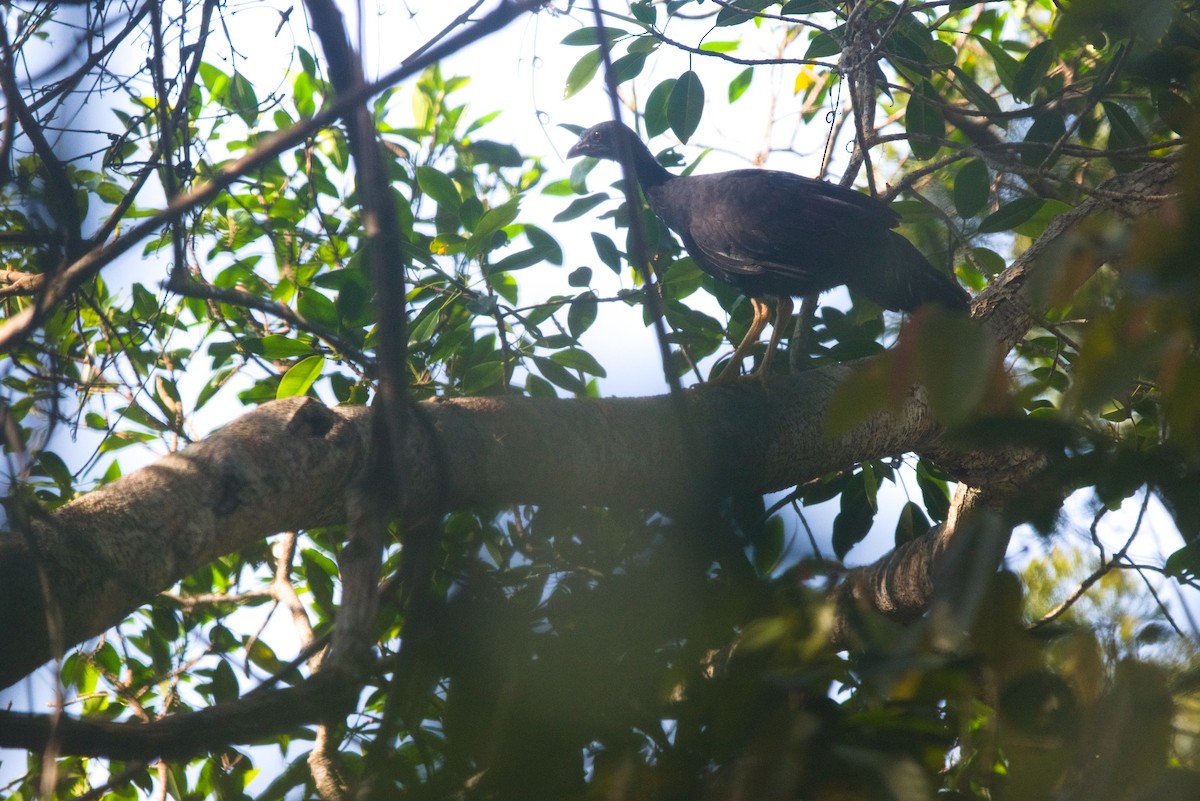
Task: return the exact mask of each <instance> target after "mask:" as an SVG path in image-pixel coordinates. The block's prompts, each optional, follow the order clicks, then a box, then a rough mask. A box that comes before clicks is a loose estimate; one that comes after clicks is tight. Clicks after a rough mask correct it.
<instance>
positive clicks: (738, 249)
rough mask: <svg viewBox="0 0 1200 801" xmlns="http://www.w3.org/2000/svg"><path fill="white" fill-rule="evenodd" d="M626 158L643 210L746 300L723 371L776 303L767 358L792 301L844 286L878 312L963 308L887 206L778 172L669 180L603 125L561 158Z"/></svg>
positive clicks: (620, 128)
mask: <svg viewBox="0 0 1200 801" xmlns="http://www.w3.org/2000/svg"><path fill="white" fill-rule="evenodd" d="M622 150H625V151H626V152H627V153H628V157H629V158H630V159H631V163H632V165H633V169H634V173H635V175H636V177H637V181H638V183H639V184H640V185H641V188H642V192H643V194H644V195H645V196H646V201H647V202H648V203H649V204H650V208H651V209H652V210H653V211H654V213H655V214H656V215H658V217H659V218H661V219H662V221H663V222H664V223H666V224H667V226H668V227H669V228H670V229H671V230H672V231H674V232H675V233H677V234H678V235H679V236H680V238H681V239H683V245H684V247H685V248H686V249H687V252H688V254H689V255H690V256H691V257H692V259H693V260H695V262H696V264H697V265H698V266H699V267H700V269H702V270H704V271H705V272H707V273H708V274H709V275H711V276H713V277H714V278H716V279H718V280H721V281H724V282H726V283H728V284H731V285H733V286H734V287H736V288H737V289H738V290H740V291H741V292H743V293H745V294H746V295H748V296H749V297H750V299H751V301H752V303H753V304H754V323H753V324H752V325H751V328H750V331H749V333H748V334H747V336H746V338H745V339H744V340H743V341H742V344H740V345H739V346H738V348H737V350H736V351H735V352H734V357H733V360H732V362H731V364H730V367H729V368H727V371H726V374H723V375H722V377H723V378H724V377H727V375H732V374H735V373H736V370H737V369H738V363H739V362H740V361H741V358H742V357H743V356H744V355H745V353H746V351H747V350H749V348H750V346H751V345H753V344H754V342H756V341H757V340H758V336H759V334H761V333H762V329H763V328H764V327H765V326H766V323H767V319H768V316H769V311H768V309H767V306H766V304H765V303H763V301H762V298H763V297H770V296H773V297H777V298H779V307H780V308H779V316H778V317H777V319H776V324H775V330H774V332H773V333H772V337H771V345H770V346H769V347H768V349H767V356H766V357H765V358H764V359H763V365H762V366H761V367H760V368H759V369H760V371H762V372H764V373H765V370H766V368H767V366H768V364H769V361H770V358H771V355H772V352H773V350H774V346H775V344H776V343H777V341H778V338H779V336H780V334H781V329H782V328H783V327H784V326H785V325H786V322H787V319H788V318H790V316H791V311H792V303H791V298H792V297H800V296H804V295H809V294H812V293H815V292H822V291H824V290H826V289H830V288H832V287H835V286H839V285H841V284H845V285H847V286H848V287H850V288H851V289H852V290H854V291H855V292H857V293H859V294H861V295H863V296H864V297H866V298H868V299H870V300H872V301H874V302H875V303H878V304H879V305H880V306H882V307H884V308H885V309H892V310H895V311H911V310H913V309H915V308H916V307H918V306H920V305H922V304H924V303H938V304H941V305H942V306H945V307H947V308H950V309H955V310H964V311H965V310H966V309H967V306H968V302H969V300H970V298H969V297H968V295H967V293H966V292H964V291H963V289H962V287H960V286H959V285H958V284H957V283H956V282H955V281H954V280H953V279H952V278H950V277H949V276H947V275H945V274H943V273H941V272H939V271H938V270H937V269H935V268H934V267H933V265H931V264H930V263H929V261H928V260H927V259H926V258H925V256H924V255H922V254H921V252H920V251H919V250H917V249H916V247H914V246H913V244H912V243H911V242H909V241H908V240H907V239H905V238H904V237H903V236H901V235H900V234H898V233H897V232H895V231H893V230H892V229H893V228H895V227H896V225H897V224H898V223H899V221H900V220H899V218H898V217H897V215H896V213H895V212H894V211H892V210H891V209H890V208H888V206H887V204H886V203H883V202H882V201H880V200H877V199H875V198H873V197H870V196H869V195H864V194H862V193H861V192H856V191H854V190H853V189H847V188H845V187H842V186H837V185H836V184H831V183H827V182H825V181H816V180H813V179H811V178H804V177H802V176H799V175H794V174H792V173H787V172H778V171H776V170H732V171H730V172H720V173H714V174H711V175H689V176H679V175H674V174H673V173H671V172H669V171H668V170H667V169H666V168H664V167H663V166H662V165H661V164H659V163H658V162H657V161H656V160H655V158H654V156H653V155H652V154H651V153H650V150H649V149H648V148H647V147H646V145H645V144H643V143H642V140H641V139H639V138H638V136H637V134H635V133H634V132H633V131H632V130H630V129H629V128H628V127H626V126H625V125H622V124H621V123H619V122H613V121H609V122H602V123H600V124H599V125H594V126H592V127H591V128H588V129H587V130H586V131H584V132H583V135H582V136H580V137H579V141H578V142H577V143H576V144H575V146H574V147H572V148H571V149H570V151H568V153H567V156H568V157H575V156H592V157H595V158H601V159H613V160H616V161H620V159H621V155H622Z"/></svg>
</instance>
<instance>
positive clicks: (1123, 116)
mask: <svg viewBox="0 0 1200 801" xmlns="http://www.w3.org/2000/svg"><path fill="white" fill-rule="evenodd" d="M1100 105H1102V106H1103V107H1104V116H1105V117H1107V118H1108V149H1109V150H1123V149H1125V148H1128V147H1139V146H1141V145H1144V144H1146V136H1145V135H1144V134H1143V133H1142V132H1141V130H1140V129H1139V128H1138V127H1137V123H1135V122H1134V121H1133V118H1132V117H1130V116H1129V112H1128V111H1126V110H1125V108H1124V107H1123V106H1121V105H1120V104H1118V103H1114V102H1113V101H1111V100H1105V101H1102V102H1101V104H1100Z"/></svg>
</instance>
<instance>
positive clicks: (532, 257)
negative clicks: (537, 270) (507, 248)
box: [488, 248, 547, 275]
mask: <svg viewBox="0 0 1200 801" xmlns="http://www.w3.org/2000/svg"><path fill="white" fill-rule="evenodd" d="M546 253H547V252H546V250H545V249H543V248H525V249H524V250H518V251H517V252H516V253H510V254H508V255H507V256H505V257H504V258H503V259H501V260H500V261H498V262H496V263H495V264H492V265H489V266H488V275H495V274H496V273H511V272H516V271H517V270H524V269H525V268H526V267H532V266H533V265H535V264H541V263H542V262H543V261H545V260H546Z"/></svg>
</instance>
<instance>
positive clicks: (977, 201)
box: [954, 159, 991, 220]
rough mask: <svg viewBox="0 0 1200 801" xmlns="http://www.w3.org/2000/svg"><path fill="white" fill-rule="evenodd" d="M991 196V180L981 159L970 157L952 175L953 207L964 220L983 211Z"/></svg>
mask: <svg viewBox="0 0 1200 801" xmlns="http://www.w3.org/2000/svg"><path fill="white" fill-rule="evenodd" d="M990 196H991V181H990V179H989V176H988V168H987V165H986V164H984V163H983V160H982V159H971V160H970V161H968V162H967V163H966V164H964V165H962V167H960V168H959V170H958V172H957V173H956V174H955V176H954V208H955V210H956V211H957V212H958V216H960V217H962V218H963V219H964V220H965V219H967V218H968V217H974V216H975V215H976V214H978V213H979V212H981V211H983V209H984V207H985V206H986V205H987V202H988V198H989V197H990Z"/></svg>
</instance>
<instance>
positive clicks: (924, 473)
mask: <svg viewBox="0 0 1200 801" xmlns="http://www.w3.org/2000/svg"><path fill="white" fill-rule="evenodd" d="M917 486H918V487H919V488H920V489H921V500H922V501H923V502H924V503H925V511H927V512H928V513H929V516H930V517H931V518H933V519H934V520H936V521H938V522H941V521H943V520H945V519H946V515H948V514H949V513H950V492H949V490H948V489H947V488H946V481H945V479H942V478H939V477H937V476H935V475H934V473H933V471H932V469H931V468H930V466H929V465H928V464H926V463H925V460H924V459H921V460H919V461H918V462H917Z"/></svg>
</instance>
